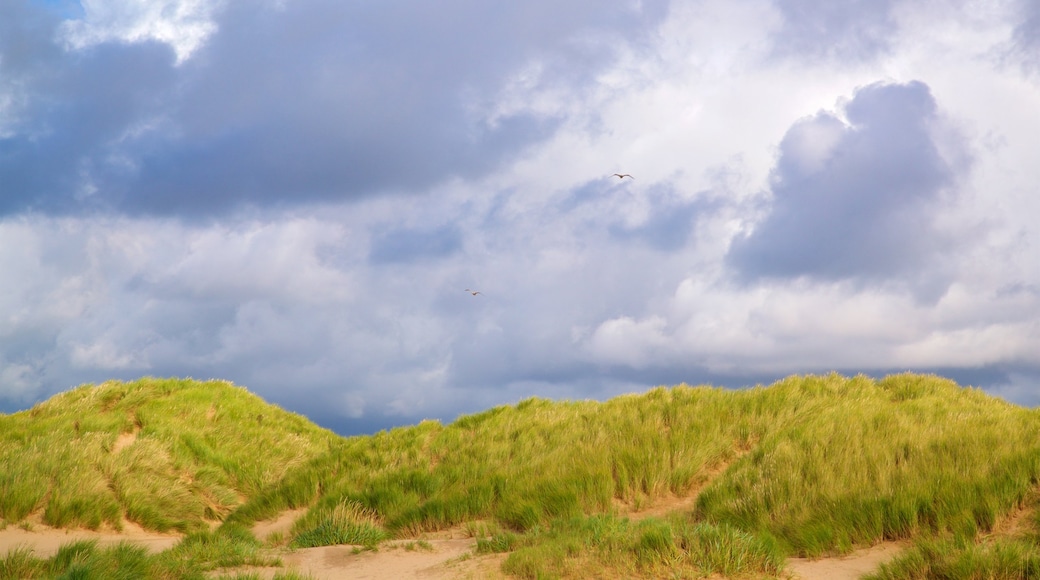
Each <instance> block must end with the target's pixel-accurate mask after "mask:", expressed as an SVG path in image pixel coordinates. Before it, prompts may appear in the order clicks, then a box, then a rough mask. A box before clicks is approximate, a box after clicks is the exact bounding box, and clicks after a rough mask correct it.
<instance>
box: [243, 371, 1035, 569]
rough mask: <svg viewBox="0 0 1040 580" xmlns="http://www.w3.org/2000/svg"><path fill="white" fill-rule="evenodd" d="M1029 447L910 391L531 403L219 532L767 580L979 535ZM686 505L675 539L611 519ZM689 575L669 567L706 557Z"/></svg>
mask: <svg viewBox="0 0 1040 580" xmlns="http://www.w3.org/2000/svg"><path fill="white" fill-rule="evenodd" d="M1038 435H1040V421H1038V415H1037V412H1036V411H1033V410H1028V409H1024V408H1021V407H1018V406H1015V405H1011V404H1009V403H1007V402H1005V401H1002V400H1000V399H997V398H994V397H991V396H989V395H987V394H985V393H983V392H981V391H979V390H975V389H970V388H962V387H960V386H958V385H956V384H954V383H953V382H951V381H948V380H945V379H941V378H939V377H934V376H922V375H913V374H905V375H894V376H889V377H886V378H884V379H882V380H873V379H870V378H868V377H864V376H858V377H852V378H849V377H842V376H839V375H830V376H809V377H791V378H789V379H786V380H783V381H780V382H778V383H776V384H773V385H771V386H769V387H757V388H753V389H747V390H738V391H733V390H724V389H718V388H710V387H689V386H679V387H674V388H657V389H653V390H651V391H649V392H647V393H645V394H642V395H631V396H623V397H619V398H616V399H613V400H610V401H607V402H603V403H599V402H593V401H568V402H551V401H547V400H541V399H529V400H526V401H523V402H521V403H519V404H517V405H515V406H502V407H496V408H494V409H490V410H488V411H485V412H483V413H480V414H477V415H471V416H465V417H461V418H460V419H458V420H457V421H455V422H454V423H452V424H450V425H446V426H444V425H441V424H439V423H436V422H424V423H422V424H420V425H417V426H413V427H407V428H400V429H394V430H391V431H389V432H383V433H380V434H377V435H375V436H372V437H362V438H353V439H347V440H342V441H340V442H338V443H337V444H336V445H334V446H333V448H332V449H331V450H330V451H329V452H328V453H327V454H326V455H323V456H320V457H317V458H314V459H312V460H310V462H309V463H308V464H307V465H306V467H304V468H302V469H298V470H294V471H293V472H292V473H289V474H288V475H287V477H286V478H285V479H283V480H282V481H281V482H279V483H277V484H276V485H274V486H271V487H270V488H268V489H266V490H265V491H264V492H262V493H261V494H259V495H257V496H256V497H254V498H253V499H251V500H250V501H248V502H246V503H245V504H244V505H243V506H241V507H240V508H239V509H237V510H236V511H235V512H234V513H232V514H231V516H230V519H231V520H232V521H238V522H242V523H250V522H252V521H255V520H257V519H263V518H267V517H270V516H272V515H274V514H276V513H278V512H279V511H281V510H283V509H287V508H293V507H308V508H310V512H309V514H308V516H307V517H305V518H303V519H301V520H300V521H298V522H297V524H298V525H297V527H296V529H295V534H296V535H297V537H307V538H312V537H315V536H318V537H327V538H330V539H334V538H337V537H339V536H337V535H336V533H335V532H334V529H332V528H335V526H331V525H330V518H329V514H331V513H333V512H334V511H335V509H336V508H337V506H343V505H356V506H359V507H360V508H363V509H364V510H367V511H368V513H374V514H376V516H377V517H376V518H374V519H373V518H368V522H369V523H368V524H367V525H368V526H374V527H376V528H377V530H378V531H379V532H380V533H383V534H385V535H389V536H409V535H414V534H416V533H420V532H423V531H430V530H436V529H441V528H445V527H450V526H455V525H459V524H464V523H466V522H473V521H480V522H487V523H488V527H486V528H483V530H484V531H485V532H486V533H487V534H488V535H489V538H488V541H489V543H488V544H487V545H488V546H491V547H490V548H489V549H494V548H493V546H496V545H498V546H502V547H503V549H508V550H509V551H512V552H513V553H512V555H511V556H510V558H509V560H507V568H508V567H509V566H514V568H513V569H514V571H517V572H520V571H523V570H528V571H531V570H532V569H533V570H535V572H532V573H533V574H535V575H537V573H540V572H537V571H543V572H544V571H545V570H544V569H546V568H547V569H549V570H556V571H557V572H560V571H565V570H570V569H573V570H579V569H584V570H588V569H589V568H588V566H589V563H588V562H587V561H586V560H588V559H590V558H591V559H592V560H595V561H598V562H603V561H608V562H613V564H611V565H622V563H624V562H630V563H632V562H634V564H625V565H634V566H636V567H637V568H639V569H651V568H654V567H655V566H661V565H666V564H667V565H669V566H671V565H674V564H675V560H676V559H679V560H682V559H683V557H684V556H683V555H684V554H689V553H690V552H691V549H692V547H694V546H704V545H718V541H716V540H712V539H711V538H727V540H726V542H729V543H731V544H732V543H736V544H739V545H741V546H743V548H742V550H743V555H742V556H740V558H739V559H742V561H743V562H745V563H746V564H747V567H749V569H750V570H757V571H758V572H761V573H769V572H771V571H772V572H775V571H776V569H777V567H778V566H779V565H780V562H782V559H783V558H784V557H786V556H791V555H806V556H818V555H823V554H831V553H834V554H838V553H845V552H847V551H848V550H850V549H851V548H852V547H854V546H867V545H871V544H873V543H876V542H879V541H882V540H886V539H888V540H892V539H914V538H918V537H925V536H928V537H933V536H940V535H944V534H949V535H953V536H955V537H958V538H973V537H975V536H976V535H978V534H981V533H984V532H986V531H988V530H990V529H992V527H993V525H994V524H995V522H996V521H997V520H998V519H999V518H1000V517H1001V516H1002V514H1005V513H1007V512H1008V511H1009V510H1011V509H1012V508H1014V507H1016V506H1019V505H1021V504H1022V503H1023V502H1025V501H1026V498H1027V496H1029V494H1030V493H1032V492H1033V491H1034V490H1035V488H1036V485H1037V481H1038V477H1040V437H1038ZM694 493H696V494H697V501H696V503H695V505H694V507H693V508H692V509H691V510H689V513H686V514H683V516H682V517H681V518H679V519H678V520H665V521H663V522H662V521H656V522H651V523H646V522H641V523H639V524H638V525H636V524H633V523H632V522H627V521H626V522H624V523H621V522H618V521H614V520H610V519H609V518H615V520H616V519H617V518H618V517H619V516H621V515H623V514H625V513H626V512H627V511H629V510H631V509H638V508H639V507H642V506H649V505H652V504H654V503H655V502H658V501H660V500H662V499H664V498H667V497H670V496H688V495H692V494H694ZM604 515H605V516H608V519H607V520H604V519H603V518H602V516H604ZM590 518H593V519H590ZM597 518H598V519H597ZM647 526H649V527H647ZM654 526H656V527H654ZM322 530H324V533H320V532H321V531H322ZM607 538H613V539H612V540H609V541H608V540H607ZM647 545H649V546H658V547H659V548H660V549H657V548H653V549H650V548H646V546H647ZM596 546H599V547H604V546H612V547H610V548H609V549H606V551H605V552H604V553H598V552H597V550H598V548H594V547H596ZM618 546H625V547H624V548H619V547H618ZM644 548H645V549H644ZM693 551H696V550H693ZM633 556H638V557H633ZM698 558H700V559H699V560H697V561H690V562H686V564H684V565H687V566H691V567H693V568H698V569H699V567H701V566H703V565H704V564H705V562H708V561H711V560H712V559H718V558H720V556H719V554H702V555H701V556H699V557H698ZM637 571H638V570H628V571H626V573H635V572H637ZM739 571H745V572H746V571H748V570H744V569H743V568H739V569H737V570H726V573H734V572H739Z"/></svg>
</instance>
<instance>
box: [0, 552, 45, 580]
mask: <svg viewBox="0 0 1040 580" xmlns="http://www.w3.org/2000/svg"><path fill="white" fill-rule="evenodd" d="M46 571H47V566H46V563H45V562H44V561H43V560H41V559H39V558H36V557H35V556H33V551H32V548H29V547H27V546H19V547H16V548H14V549H12V550H9V551H8V552H7V554H5V555H4V556H3V558H0V579H2V580H8V579H10V580H15V579H22V578H40V577H42V576H43V575H44V574H45V573H46Z"/></svg>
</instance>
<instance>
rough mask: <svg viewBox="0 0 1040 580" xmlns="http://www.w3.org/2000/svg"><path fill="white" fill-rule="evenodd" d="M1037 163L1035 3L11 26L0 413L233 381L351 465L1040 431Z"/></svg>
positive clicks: (106, 15)
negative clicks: (672, 428)
mask: <svg viewBox="0 0 1040 580" xmlns="http://www.w3.org/2000/svg"><path fill="white" fill-rule="evenodd" d="M1038 152H1040V3H1037V2H1035V1H1033V0H841V1H834V0H685V1H680V0H672V1H669V0H623V1H618V2H609V3H603V2H596V1H593V0H524V1H523V2H476V1H472V0H442V1H441V2H437V3H430V2H424V1H420V0H379V1H372V0H351V1H349V2H348V1H344V0H80V1H76V0H4V1H3V2H0V411H3V412H8V413H9V412H14V411H17V410H20V409H25V408H28V407H30V406H31V405H33V404H34V403H36V402H38V401H41V400H45V399H46V398H48V397H50V396H52V395H54V394H56V393H59V392H62V391H65V390H68V389H69V388H72V387H74V386H76V385H80V384H84V383H99V382H102V381H105V380H110V379H121V380H132V379H135V378H139V377H143V376H160V377H166V376H177V377H193V378H196V379H209V378H217V379H225V380H230V381H233V382H234V383H235V384H238V385H241V386H244V387H247V388H248V389H249V390H250V391H252V392H254V393H257V394H258V395H260V396H261V397H263V398H264V399H265V400H267V401H269V402H271V403H274V404H277V405H280V406H282V407H284V408H286V409H289V410H290V411H294V412H297V413H300V414H303V415H306V416H307V417H309V418H311V419H312V420H313V421H315V422H316V423H318V424H320V425H323V426H325V427H328V428H330V429H333V430H335V431H337V432H339V433H342V434H346V435H350V434H359V433H371V432H374V431H377V430H380V429H385V428H389V427H393V426H397V425H409V424H413V423H415V422H417V421H419V420H422V419H424V418H431V419H438V420H442V421H446V422H447V421H451V420H453V419H455V418H456V417H458V416H459V415H461V414H466V413H473V412H477V411H480V410H483V409H487V408H489V407H492V406H495V405H501V404H508V403H515V402H517V401H519V400H522V399H525V398H528V397H532V396H538V397H546V398H551V399H557V400H559V399H571V400H574V399H594V400H605V399H607V398H610V397H613V396H616V395H619V394H622V393H628V392H641V391H645V390H646V389H649V388H651V387H654V386H657V385H675V384H680V383H687V384H691V385H700V384H710V385H715V386H724V387H732V388H741V387H747V386H753V385H756V384H768V383H770V382H772V381H774V380H777V379H780V378H782V377H785V376H788V375H791V374H807V373H828V372H831V371H836V372H840V373H843V374H857V373H865V374H868V375H870V376H883V375H885V374H888V373H893V372H903V371H915V372H930V373H937V374H941V375H943V376H947V377H950V378H952V379H954V380H956V381H958V382H959V383H960V384H962V385H965V386H974V387H979V388H982V389H984V390H985V391H987V392H989V393H991V394H993V395H996V396H999V397H1003V398H1005V399H1007V400H1009V401H1011V402H1013V403H1016V404H1020V405H1025V406H1030V407H1032V406H1037V405H1040V260H1038V256H1040V225H1038V224H1037V217H1038V216H1040V153H1038ZM614 173H621V174H625V173H627V174H631V176H632V177H625V178H618V177H616V176H614V175H613V174H614ZM470 291H479V292H480V293H479V294H475V295H474V294H472V293H471V292H470Z"/></svg>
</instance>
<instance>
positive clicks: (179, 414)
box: [0, 378, 338, 532]
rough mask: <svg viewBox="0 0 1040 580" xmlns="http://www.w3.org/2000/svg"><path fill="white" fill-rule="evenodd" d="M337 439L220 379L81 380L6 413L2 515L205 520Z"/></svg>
mask: <svg viewBox="0 0 1040 580" xmlns="http://www.w3.org/2000/svg"><path fill="white" fill-rule="evenodd" d="M336 439H338V437H337V436H336V435H335V434H333V433H332V432H330V431H327V430H325V429H322V428H320V427H318V426H316V425H314V424H313V423H312V422H310V421H309V420H307V419H306V418H304V417H302V416H300V415H295V414H292V413H289V412H287V411H285V410H283V409H280V408H278V407H276V406H273V405H269V404H267V403H265V402H264V401H263V400H262V399H260V398H259V397H257V396H256V395H253V394H251V393H249V392H248V391H246V390H245V389H244V388H241V387H236V386H234V385H232V384H230V383H227V382H224V381H204V382H203V381H195V380H190V379H188V380H181V379H154V378H145V379H141V380H138V381H133V382H118V381H112V382H106V383H104V384H100V385H84V386H81V387H78V388H75V389H73V390H70V391H67V392H65V393H62V394H59V395H56V396H55V397H53V398H51V399H49V400H47V401H45V402H43V403H40V404H38V405H36V406H34V407H33V408H32V409H29V410H27V411H23V412H19V413H14V414H11V415H0V463H2V464H3V465H4V469H3V471H2V472H0V519H2V521H3V522H5V523H8V524H10V523H17V522H20V521H22V520H23V519H25V518H26V517H28V516H29V515H30V514H39V515H40V516H41V517H42V521H43V523H45V524H48V525H51V526H55V527H85V528H91V529H97V528H100V527H112V528H116V529H120V528H121V527H122V523H123V521H124V518H126V519H128V520H130V521H133V522H135V523H137V524H140V525H141V526H143V527H144V528H146V529H152V530H157V531H166V530H178V531H181V532H187V531H190V530H196V529H201V528H204V527H208V525H207V523H206V522H207V521H220V520H222V519H223V518H224V517H225V516H226V515H227V514H228V513H229V512H230V511H231V510H232V509H233V508H234V507H235V506H237V505H238V504H239V503H241V502H242V501H243V500H244V499H245V498H248V497H252V496H253V495H256V494H257V493H259V492H260V490H262V489H264V488H265V487H267V486H269V485H271V484H273V483H276V482H277V481H279V480H280V479H281V478H282V477H283V476H284V475H285V474H286V473H287V472H289V471H290V470H292V469H294V468H295V467H297V466H298V465H299V464H300V463H301V462H303V461H304V460H306V459H309V458H310V457H313V456H315V455H317V454H319V453H321V452H324V451H326V450H327V449H328V446H329V445H330V444H331V442H333V441H334V440H336Z"/></svg>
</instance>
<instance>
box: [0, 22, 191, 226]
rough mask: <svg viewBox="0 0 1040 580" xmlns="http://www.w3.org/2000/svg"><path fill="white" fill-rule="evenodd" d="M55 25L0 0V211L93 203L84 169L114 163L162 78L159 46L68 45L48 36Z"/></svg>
mask: <svg viewBox="0 0 1040 580" xmlns="http://www.w3.org/2000/svg"><path fill="white" fill-rule="evenodd" d="M57 25H58V20H57V18H56V17H55V16H54V15H53V14H51V13H50V12H48V11H46V10H40V9H38V8H33V7H31V6H29V5H27V4H25V3H4V4H3V6H2V7H0V215H2V214H10V213H15V212H19V211H23V210H37V211H44V212H49V213H58V214H61V213H71V212H75V211H77V210H81V209H84V208H85V207H86V208H89V207H91V206H92V205H94V203H95V202H96V201H97V200H96V199H95V198H94V197H93V194H94V193H95V189H94V187H95V186H94V183H93V182H94V179H92V178H90V177H89V176H90V175H91V174H97V177H99V178H100V177H101V176H100V173H101V172H104V171H107V170H109V169H111V168H112V167H113V163H114V164H115V166H118V165H119V164H120V163H122V161H121V160H114V159H112V156H113V155H115V156H120V153H119V149H120V145H119V143H120V142H121V141H122V140H123V139H124V137H125V135H126V134H127V133H129V132H132V131H134V130H136V129H138V128H140V127H141V126H142V124H143V123H146V122H148V121H149V120H150V119H151V118H153V117H154V116H155V115H156V114H157V111H158V110H159V109H160V107H161V104H162V102H163V98H162V95H163V94H164V93H165V92H166V91H168V90H169V89H170V88H171V87H172V81H173V76H172V72H173V71H172V66H173V60H174V58H173V51H172V50H171V49H170V48H169V47H167V46H165V45H161V44H157V43H138V44H134V45H102V46H97V47H94V48H91V49H88V50H85V51H81V52H77V53H75V54H68V53H65V52H64V51H63V49H61V48H60V47H59V46H57V45H56V44H55V40H54V39H55V38H56V37H57ZM5 101H6V103H5ZM4 105H6V106H4ZM5 121H6V123H5Z"/></svg>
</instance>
